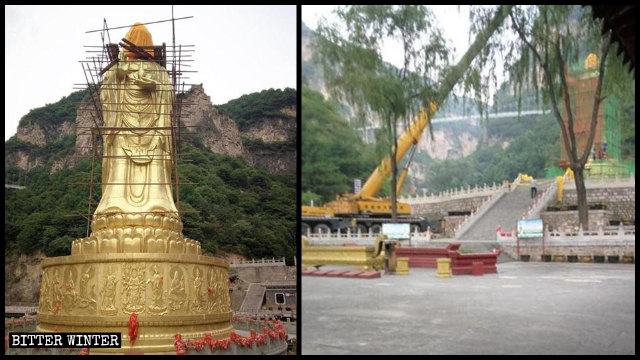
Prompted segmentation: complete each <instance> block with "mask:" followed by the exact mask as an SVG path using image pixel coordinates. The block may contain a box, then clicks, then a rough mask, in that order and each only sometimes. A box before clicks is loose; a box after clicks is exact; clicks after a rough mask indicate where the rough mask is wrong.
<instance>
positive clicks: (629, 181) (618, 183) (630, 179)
mask: <svg viewBox="0 0 640 360" xmlns="http://www.w3.org/2000/svg"><path fill="white" fill-rule="evenodd" d="M584 185H585V187H586V188H587V189H595V188H615V187H634V188H635V187H636V178H635V174H633V173H631V175H630V176H624V177H609V178H607V177H600V178H593V177H590V178H587V179H585V180H584ZM564 189H565V190H575V189H576V183H575V181H573V180H567V179H565V182H564Z"/></svg>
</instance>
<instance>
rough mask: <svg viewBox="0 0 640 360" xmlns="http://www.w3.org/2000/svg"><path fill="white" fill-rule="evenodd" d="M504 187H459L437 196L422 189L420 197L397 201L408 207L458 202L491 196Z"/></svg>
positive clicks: (500, 185) (499, 185) (495, 185)
mask: <svg viewBox="0 0 640 360" xmlns="http://www.w3.org/2000/svg"><path fill="white" fill-rule="evenodd" d="M504 186H505V185H504V184H496V183H493V184H492V185H487V184H484V185H482V186H478V185H476V186H474V187H473V188H472V187H469V186H467V187H466V188H464V187H460V188H458V189H449V190H445V191H441V192H440V193H438V194H433V193H431V194H429V195H427V193H426V189H422V196H420V195H415V196H411V195H410V196H408V197H407V196H402V197H400V198H399V199H398V200H399V201H402V202H405V203H408V204H410V205H419V204H433V203H439V202H443V201H449V200H459V199H466V198H472V197H480V196H491V195H492V194H495V193H497V192H499V191H500V190H501V189H502V188H503V187H504Z"/></svg>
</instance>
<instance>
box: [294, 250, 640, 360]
mask: <svg viewBox="0 0 640 360" xmlns="http://www.w3.org/2000/svg"><path fill="white" fill-rule="evenodd" d="M323 269H324V267H323ZM635 294H636V292H635V265H629V264H581V263H523V262H510V263H503V264H499V265H498V274H490V275H484V276H482V277H476V276H453V277H451V278H448V279H440V278H437V277H436V276H435V269H416V268H412V269H410V274H409V275H404V276H403V275H383V276H382V277H381V278H379V279H345V278H327V277H314V276H303V278H302V318H301V320H300V321H301V322H302V323H301V324H302V328H301V337H300V339H301V342H302V343H301V353H302V354H303V355H304V354H635V337H636V332H635V314H636V308H635Z"/></svg>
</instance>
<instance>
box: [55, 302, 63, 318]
mask: <svg viewBox="0 0 640 360" xmlns="http://www.w3.org/2000/svg"><path fill="white" fill-rule="evenodd" d="M60 309H62V299H58V304H57V305H56V309H55V311H54V312H53V315H58V311H60Z"/></svg>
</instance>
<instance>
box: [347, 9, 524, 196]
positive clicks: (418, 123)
mask: <svg viewBox="0 0 640 360" xmlns="http://www.w3.org/2000/svg"><path fill="white" fill-rule="evenodd" d="M512 7H513V5H501V6H500V7H499V8H498V10H497V11H496V14H495V15H494V17H493V19H491V21H490V22H489V24H488V26H487V27H486V28H485V29H483V31H482V32H480V33H479V34H478V35H477V36H476V39H475V41H474V42H473V44H471V46H470V47H469V49H468V50H467V52H466V53H465V54H464V55H463V56H462V58H461V59H460V61H458V63H457V64H456V65H455V66H453V67H452V68H451V69H450V71H449V72H448V73H447V75H446V76H445V78H444V79H443V80H442V86H441V87H440V91H439V92H438V94H437V96H436V99H435V102H431V104H430V110H431V112H430V113H429V114H427V112H426V111H425V109H424V108H421V109H420V112H419V113H418V115H417V116H416V117H415V118H414V120H413V122H412V123H411V125H410V126H409V128H407V129H406V130H405V131H404V132H403V133H402V135H401V136H400V138H399V139H398V141H397V144H398V151H397V153H396V164H398V163H399V162H400V161H401V160H402V158H403V157H404V155H405V154H406V153H407V151H408V150H409V148H410V147H411V146H412V145H414V144H416V143H417V142H418V140H419V139H420V136H421V135H422V131H424V128H425V127H426V126H427V124H428V122H429V118H430V116H431V115H433V113H434V112H435V110H436V108H437V105H438V104H440V103H442V102H443V101H444V99H446V98H447V96H448V95H449V93H450V92H451V90H452V89H453V87H454V86H455V84H456V83H457V82H458V81H460V79H461V78H462V75H463V74H464V73H465V70H466V69H468V68H469V66H470V65H471V62H472V61H473V59H474V58H475V57H476V56H477V55H478V54H479V53H480V51H482V49H483V48H484V47H485V45H486V44H487V41H489V38H490V37H491V35H493V33H494V32H495V30H496V29H497V28H498V27H499V26H500V24H502V22H503V21H504V19H505V18H506V17H507V15H508V14H509V11H511V8H512ZM390 174H391V158H390V157H389V156H387V157H385V158H384V159H383V160H382V162H381V163H380V165H379V166H378V167H377V168H376V169H375V170H374V171H373V173H372V174H371V175H370V176H369V178H368V179H367V181H366V182H365V184H364V185H363V186H362V190H360V192H359V193H358V194H355V196H354V197H355V199H370V198H373V197H374V196H375V195H376V194H377V193H378V191H380V188H381V187H382V185H383V184H384V182H385V181H386V179H387V178H388V177H389V175H390Z"/></svg>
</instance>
